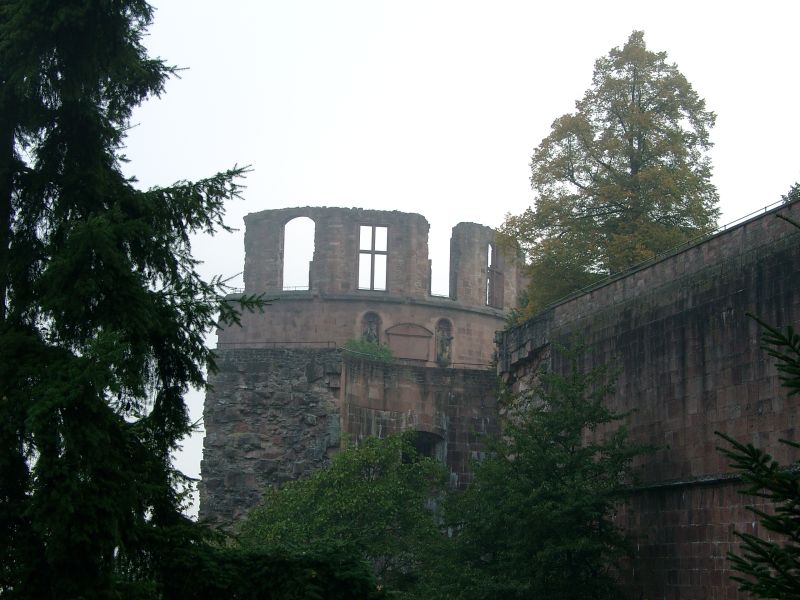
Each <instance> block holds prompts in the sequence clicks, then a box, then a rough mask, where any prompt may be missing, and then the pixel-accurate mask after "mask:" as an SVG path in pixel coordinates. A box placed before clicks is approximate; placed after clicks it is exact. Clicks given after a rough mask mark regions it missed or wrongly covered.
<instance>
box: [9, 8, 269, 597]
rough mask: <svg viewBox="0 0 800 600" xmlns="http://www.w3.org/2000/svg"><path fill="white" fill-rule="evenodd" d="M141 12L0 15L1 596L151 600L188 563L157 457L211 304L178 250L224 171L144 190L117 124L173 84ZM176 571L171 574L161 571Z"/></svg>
mask: <svg viewBox="0 0 800 600" xmlns="http://www.w3.org/2000/svg"><path fill="white" fill-rule="evenodd" d="M151 18H152V8H151V7H150V6H149V5H148V4H147V3H146V2H144V1H142V0H119V1H117V2H105V1H100V0H58V1H55V0H42V1H39V0H37V1H33V0H5V1H3V2H2V3H0V82H2V87H1V88H0V552H1V553H2V555H0V595H3V596H6V595H7V596H8V597H18V598H111V597H130V598H136V597H150V596H158V595H160V594H161V593H162V592H163V591H164V583H165V581H164V577H163V573H161V572H160V571H159V565H162V564H165V563H167V562H169V560H170V553H171V552H173V551H174V550H175V549H176V548H182V549H184V550H186V549H192V550H193V551H196V550H197V549H198V548H201V547H202V546H203V544H202V540H203V539H204V537H205V535H206V534H205V533H204V531H203V530H202V529H201V528H199V527H197V526H195V525H194V524H192V523H191V522H189V521H188V519H187V518H185V517H184V516H183V515H182V512H181V509H182V508H183V507H184V500H185V497H184V491H185V489H186V487H185V486H186V484H187V481H186V478H184V477H183V476H182V475H181V474H180V473H179V472H178V471H176V470H175V468H174V467H173V465H172V462H171V455H172V453H173V451H174V450H175V449H176V448H177V447H178V444H179V443H180V440H181V438H183V437H184V436H185V435H186V434H188V433H189V432H190V431H191V429H192V425H191V423H190V422H189V418H188V414H187V409H186V405H185V403H184V400H183V394H184V392H186V391H187V389H188V387H189V386H203V385H204V383H205V379H204V374H203V370H204V368H205V366H206V365H210V368H213V354H212V353H211V351H210V350H209V349H208V348H207V347H206V346H205V343H204V335H205V334H206V332H207V331H209V330H210V329H211V328H213V327H214V326H215V325H216V323H217V319H218V317H217V316H216V315H217V314H218V312H219V311H220V310H221V317H219V318H221V319H222V320H224V321H227V322H235V321H236V320H237V318H238V312H237V311H238V310H239V308H241V307H242V306H244V307H246V308H254V307H258V306H260V305H261V304H262V301H261V300H260V299H258V298H253V297H245V298H244V299H243V300H242V302H241V303H240V304H239V305H238V307H236V306H228V305H225V304H224V303H223V304H220V301H221V293H222V292H224V291H225V290H224V285H222V284H221V282H220V281H219V280H215V281H212V282H207V281H204V280H203V279H202V278H201V277H200V275H199V274H198V272H197V261H195V260H194V259H193V258H192V256H191V246H190V236H191V235H192V234H193V233H195V232H200V231H202V232H213V231H215V230H218V229H219V228H224V227H225V226H224V224H223V222H222V218H223V203H224V201H225V200H226V199H229V198H233V197H236V196H238V192H239V186H238V184H237V179H238V178H239V177H240V176H241V175H242V174H243V173H244V170H243V169H239V168H234V169H231V170H229V171H226V172H223V173H220V174H217V175H214V176H212V177H210V178H208V179H204V180H202V181H198V182H187V181H181V182H178V183H176V184H174V185H172V186H169V187H164V188H154V189H150V190H147V191H142V190H140V189H138V188H137V187H136V186H135V182H134V181H133V180H131V179H128V178H126V177H125V176H124V175H123V174H122V172H121V169H120V163H121V161H122V160H123V157H122V156H121V154H120V151H121V145H122V143H123V138H124V132H125V130H126V128H127V126H128V120H129V118H130V116H131V111H132V110H133V108H134V107H136V106H137V105H138V104H139V103H141V102H142V101H144V100H145V99H146V98H148V97H150V96H153V95H159V94H160V93H161V92H162V91H163V88H164V82H165V80H166V79H167V78H168V77H169V76H170V75H171V74H172V73H173V72H174V69H173V68H172V67H170V66H168V65H166V64H165V63H164V62H163V61H161V60H159V59H152V58H149V57H148V56H147V55H146V52H145V49H144V48H143V46H142V44H141V38H142V35H143V34H144V31H145V28H146V27H147V26H148V24H149V23H150V21H151ZM173 575H174V574H173Z"/></svg>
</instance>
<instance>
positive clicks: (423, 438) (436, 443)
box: [413, 431, 446, 462]
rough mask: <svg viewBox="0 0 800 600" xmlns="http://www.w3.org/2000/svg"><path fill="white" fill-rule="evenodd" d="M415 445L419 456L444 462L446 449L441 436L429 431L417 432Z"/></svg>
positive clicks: (415, 433)
mask: <svg viewBox="0 0 800 600" xmlns="http://www.w3.org/2000/svg"><path fill="white" fill-rule="evenodd" d="M413 444H414V449H415V450H416V451H417V454H418V455H420V456H426V457H428V458H433V459H436V460H440V461H442V462H444V460H445V458H446V456H445V454H446V449H445V443H444V439H442V437H441V436H439V435H436V434H435V433H431V432H429V431H415V432H414V440H413Z"/></svg>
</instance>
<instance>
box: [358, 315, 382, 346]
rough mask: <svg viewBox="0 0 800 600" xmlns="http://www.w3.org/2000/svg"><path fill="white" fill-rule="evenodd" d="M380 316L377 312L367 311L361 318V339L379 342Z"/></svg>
mask: <svg viewBox="0 0 800 600" xmlns="http://www.w3.org/2000/svg"><path fill="white" fill-rule="evenodd" d="M380 331H381V318H380V317H379V316H378V314H377V313H374V312H368V313H367V314H365V315H364V318H363V319H361V339H362V340H364V341H366V342H372V343H374V344H379V343H380V341H381V334H380Z"/></svg>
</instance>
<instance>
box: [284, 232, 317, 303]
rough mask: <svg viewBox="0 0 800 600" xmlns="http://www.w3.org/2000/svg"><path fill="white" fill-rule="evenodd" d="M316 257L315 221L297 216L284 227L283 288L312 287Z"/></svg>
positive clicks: (298, 288) (306, 288) (302, 288)
mask: <svg viewBox="0 0 800 600" xmlns="http://www.w3.org/2000/svg"><path fill="white" fill-rule="evenodd" d="M313 259H314V221H313V220H311V219H309V218H308V217H296V218H294V219H292V220H291V221H289V222H288V223H286V226H285V227H284V229H283V289H284V290H308V289H311V261H312V260H313Z"/></svg>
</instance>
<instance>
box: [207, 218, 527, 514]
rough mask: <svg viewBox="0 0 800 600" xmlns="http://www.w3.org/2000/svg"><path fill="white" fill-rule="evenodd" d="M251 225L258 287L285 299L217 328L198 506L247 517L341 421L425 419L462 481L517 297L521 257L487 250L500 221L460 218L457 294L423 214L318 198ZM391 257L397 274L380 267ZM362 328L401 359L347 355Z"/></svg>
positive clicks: (316, 459) (253, 278)
mask: <svg viewBox="0 0 800 600" xmlns="http://www.w3.org/2000/svg"><path fill="white" fill-rule="evenodd" d="M296 217H308V218H310V219H312V220H313V221H314V224H315V227H314V254H313V259H312V261H311V265H310V269H309V277H308V283H309V289H307V290H287V291H284V289H283V287H284V282H283V266H284V260H285V259H286V258H287V257H285V256H284V251H285V247H286V244H285V240H284V235H285V231H286V224H287V223H289V222H290V221H291V220H292V219H294V218H296ZM245 224H246V232H245V251H246V252H245V268H244V282H245V293H248V294H250V293H262V292H263V293H264V294H265V295H266V297H267V298H271V299H273V302H272V303H271V304H270V305H269V306H268V307H266V308H265V310H264V311H263V313H245V314H244V315H242V322H241V327H238V326H232V327H227V328H224V329H220V330H219V331H218V354H219V356H220V360H219V366H220V371H219V373H217V374H216V375H215V376H213V377H212V379H211V383H212V384H213V386H214V387H213V389H212V390H211V391H209V392H208V393H207V395H206V402H205V413H204V414H205V425H206V439H205V443H204V451H203V462H202V465H201V472H202V482H201V485H200V514H201V516H202V517H204V518H209V519H212V520H216V521H218V522H220V523H224V524H230V523H231V522H233V521H235V520H237V519H238V518H240V517H241V516H242V515H243V514H244V513H245V512H246V511H247V510H249V509H250V508H251V507H253V506H254V505H255V503H256V502H257V501H258V499H259V497H260V495H261V493H262V490H263V489H264V487H265V486H266V485H273V484H279V483H281V482H282V481H285V480H286V479H289V478H294V477H299V476H302V475H305V474H307V473H309V472H310V471H311V470H313V469H315V468H318V467H320V466H321V465H323V464H324V463H325V461H326V460H327V451H328V449H329V448H332V447H334V446H336V445H337V444H338V441H337V440H338V438H337V437H336V436H335V435H334V432H335V431H337V430H338V429H341V430H342V431H343V432H345V433H347V434H349V435H351V436H352V437H353V438H354V439H361V438H363V437H364V436H367V435H386V434H389V433H393V432H396V431H400V430H402V429H405V428H413V429H416V430H417V431H419V432H421V433H420V436H418V438H419V443H420V444H421V445H422V446H424V448H422V449H423V450H424V451H425V452H426V453H428V454H435V455H436V456H439V457H440V458H442V459H443V460H445V462H446V463H447V465H448V466H449V468H450V470H451V473H452V482H453V484H454V485H462V484H463V483H464V482H465V481H466V480H467V477H468V472H469V466H468V463H469V459H470V457H472V456H477V454H479V453H480V452H481V449H482V438H483V436H485V435H486V434H487V433H489V432H490V431H492V428H493V427H494V425H495V422H496V421H495V420H494V419H493V416H492V415H493V414H494V412H495V410H494V406H495V400H494V398H495V384H496V373H495V372H494V371H492V370H489V367H490V366H491V364H492V360H493V356H494V335H495V332H496V330H498V329H501V328H502V327H503V326H504V325H505V317H506V314H507V310H506V309H507V308H509V307H510V306H512V304H513V302H514V301H515V299H516V298H515V296H516V287H515V286H516V282H517V281H518V275H517V273H516V266H515V265H511V264H508V265H506V264H503V263H502V262H501V261H500V259H499V257H498V260H496V261H495V262H494V263H493V264H491V265H490V264H489V263H488V260H487V248H488V246H489V245H490V244H493V242H494V232H493V231H492V230H491V229H490V228H488V227H484V226H482V225H476V224H474V223H466V224H460V225H458V226H456V228H455V229H454V232H453V241H452V244H451V248H452V250H453V254H454V257H455V258H454V260H453V261H451V262H452V265H451V271H452V272H453V273H454V274H455V275H454V277H455V280H456V281H458V282H461V283H460V284H459V285H460V286H461V287H460V288H459V290H460V291H459V292H458V297H456V296H455V295H453V294H451V296H450V297H438V296H432V295H431V294H430V260H429V259H428V239H427V235H428V223H427V221H426V220H425V219H424V218H423V217H422V216H420V215H415V214H405V213H400V212H396V211H392V212H388V211H371V210H362V209H343V208H312V207H306V208H291V209H280V210H268V211H263V212H259V213H256V214H252V215H248V216H247V217H246V218H245ZM365 230H366V231H367V233H368V234H369V235H370V236H371V237H370V239H367V238H366V237H365V236H364V231H365ZM379 234H380V235H385V236H386V242H385V244H384V243H383V240H382V239H378V238H379V237H380V236H379ZM365 246H366V247H367V252H366V253H365V252H364V250H365ZM365 256H366V258H367V260H368V261H369V263H365V262H363V259H364V257H365ZM383 261H385V264H386V271H385V278H383V277H382V271H381V270H380V269H378V268H377V267H376V265H377V264H378V263H383ZM365 266H366V267H367V269H366V273H367V275H369V276H370V277H368V278H367V280H366V282H367V284H366V285H365V280H364V279H363V275H364V267H365ZM373 283H376V285H373ZM492 286H493V287H492ZM490 288H491V289H490ZM498 290H499V291H498ZM489 291H492V294H489ZM358 339H368V340H370V341H377V342H380V343H381V344H385V345H388V346H389V348H391V349H392V351H393V353H394V356H395V357H396V363H395V364H393V365H389V366H387V365H378V364H374V363H371V362H370V361H367V360H364V359H363V357H362V358H359V357H358V356H356V355H351V358H350V359H349V360H346V361H344V362H343V361H342V359H341V356H342V355H341V354H340V352H341V351H340V350H337V348H341V347H342V346H343V345H345V343H346V342H347V341H348V340H358ZM340 373H341V375H340ZM341 385H344V390H345V391H342V390H341V389H340V386H341ZM423 434H424V435H423Z"/></svg>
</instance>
